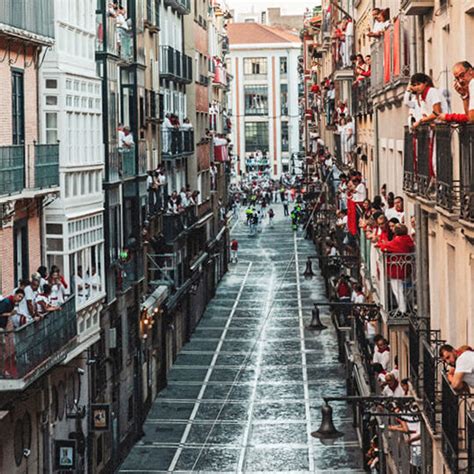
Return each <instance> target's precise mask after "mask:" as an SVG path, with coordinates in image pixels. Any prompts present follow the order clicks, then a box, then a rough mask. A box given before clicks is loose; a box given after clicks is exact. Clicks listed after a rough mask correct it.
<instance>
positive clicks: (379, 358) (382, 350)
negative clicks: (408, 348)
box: [372, 334, 391, 371]
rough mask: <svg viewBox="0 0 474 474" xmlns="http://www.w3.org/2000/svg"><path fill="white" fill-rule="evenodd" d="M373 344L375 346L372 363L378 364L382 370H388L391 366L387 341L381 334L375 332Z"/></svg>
mask: <svg viewBox="0 0 474 474" xmlns="http://www.w3.org/2000/svg"><path fill="white" fill-rule="evenodd" d="M374 344H375V348H374V356H373V358H372V364H380V365H381V366H382V368H383V369H384V370H386V371H389V370H390V368H391V361H390V346H389V345H388V341H387V340H386V339H385V338H384V337H383V336H382V335H381V334H377V335H376V336H374Z"/></svg>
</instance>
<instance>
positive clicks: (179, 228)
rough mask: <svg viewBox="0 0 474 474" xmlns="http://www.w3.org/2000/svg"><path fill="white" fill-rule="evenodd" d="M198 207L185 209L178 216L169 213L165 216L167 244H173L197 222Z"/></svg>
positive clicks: (164, 227)
mask: <svg viewBox="0 0 474 474" xmlns="http://www.w3.org/2000/svg"><path fill="white" fill-rule="evenodd" d="M197 216H198V214H197V209H196V206H190V207H187V208H185V209H184V210H183V211H182V212H180V213H178V214H173V213H167V214H165V215H164V216H163V235H164V236H165V239H166V242H173V241H174V240H176V238H177V237H178V236H179V235H181V233H182V232H184V231H185V230H187V229H188V228H189V227H191V226H192V225H193V224H194V223H195V222H196V221H197Z"/></svg>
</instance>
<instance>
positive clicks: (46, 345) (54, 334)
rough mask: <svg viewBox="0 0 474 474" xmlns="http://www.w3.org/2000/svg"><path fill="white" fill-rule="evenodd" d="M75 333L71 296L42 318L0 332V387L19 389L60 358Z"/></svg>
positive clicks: (73, 304)
mask: <svg viewBox="0 0 474 474" xmlns="http://www.w3.org/2000/svg"><path fill="white" fill-rule="evenodd" d="M76 335H77V325H76V307H75V301H74V297H71V298H69V299H68V300H67V301H66V302H65V303H64V304H63V305H62V306H61V308H60V309H59V310H58V311H55V312H53V313H50V314H49V315H48V316H47V317H46V318H44V319H43V320H42V321H38V322H32V323H30V324H27V325H25V326H21V327H20V328H18V329H16V330H14V331H4V332H2V333H0V341H1V342H0V389H1V390H23V389H24V388H25V387H26V386H28V385H30V384H31V383H33V382H34V381H35V380H37V379H38V378H39V377H40V376H41V375H42V374H44V373H45V372H46V371H48V370H50V369H51V368H52V367H54V366H55V365H57V364H58V363H60V362H61V361H62V360H64V359H65V358H66V356H67V354H68V352H69V351H70V350H71V348H72V347H73V346H74V344H75V340H76Z"/></svg>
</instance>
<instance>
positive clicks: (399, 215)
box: [385, 207, 405, 224]
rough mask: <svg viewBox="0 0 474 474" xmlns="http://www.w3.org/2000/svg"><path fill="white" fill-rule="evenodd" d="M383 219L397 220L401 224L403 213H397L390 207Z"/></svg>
mask: <svg viewBox="0 0 474 474" xmlns="http://www.w3.org/2000/svg"><path fill="white" fill-rule="evenodd" d="M385 217H386V218H387V220H390V219H393V218H394V217H395V218H397V219H398V220H399V222H400V224H401V223H403V222H405V211H397V210H396V209H395V207H391V208H389V209H387V210H386V211H385Z"/></svg>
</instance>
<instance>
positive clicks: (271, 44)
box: [228, 22, 301, 176]
mask: <svg viewBox="0 0 474 474" xmlns="http://www.w3.org/2000/svg"><path fill="white" fill-rule="evenodd" d="M228 34H229V42H230V60H229V63H228V70H229V72H230V73H231V74H232V76H233V77H234V81H233V82H232V88H231V91H232V94H231V96H232V119H233V127H232V136H233V139H232V142H233V143H234V152H235V153H236V154H237V156H238V157H239V163H238V167H237V170H236V171H237V173H239V174H241V173H249V172H251V171H257V169H260V170H265V169H268V168H269V171H270V174H271V175H272V176H278V175H280V174H281V173H282V172H286V171H289V163H290V157H291V153H295V152H297V151H298V148H299V137H298V120H299V119H298V82H299V79H298V56H299V54H300V49H301V41H300V39H299V36H297V35H296V34H293V33H292V32H290V31H288V30H285V29H281V28H276V27H270V26H265V25H261V24H257V23H250V22H249V23H233V24H231V25H229V27H228ZM259 152H261V154H262V155H263V156H262V157H260V158H259V159H257V161H258V163H256V161H255V160H254V158H257V155H260V153H259Z"/></svg>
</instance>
